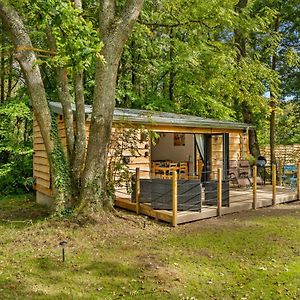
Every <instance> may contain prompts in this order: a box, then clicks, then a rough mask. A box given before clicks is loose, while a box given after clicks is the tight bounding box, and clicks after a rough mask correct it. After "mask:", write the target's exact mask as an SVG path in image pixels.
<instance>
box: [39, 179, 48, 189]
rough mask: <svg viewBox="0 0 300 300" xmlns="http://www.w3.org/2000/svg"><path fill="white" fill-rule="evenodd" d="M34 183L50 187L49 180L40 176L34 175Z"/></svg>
mask: <svg viewBox="0 0 300 300" xmlns="http://www.w3.org/2000/svg"><path fill="white" fill-rule="evenodd" d="M36 184H37V185H41V186H43V187H45V188H48V189H50V180H46V179H43V178H40V177H36Z"/></svg>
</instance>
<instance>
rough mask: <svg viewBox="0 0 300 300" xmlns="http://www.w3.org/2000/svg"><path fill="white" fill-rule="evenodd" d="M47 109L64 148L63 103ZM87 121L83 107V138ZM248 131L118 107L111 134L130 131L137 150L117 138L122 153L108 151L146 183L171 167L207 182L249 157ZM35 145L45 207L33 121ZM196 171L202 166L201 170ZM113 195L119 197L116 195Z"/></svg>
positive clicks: (48, 193)
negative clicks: (221, 171) (218, 173)
mask: <svg viewBox="0 0 300 300" xmlns="http://www.w3.org/2000/svg"><path fill="white" fill-rule="evenodd" d="M50 107H51V109H52V110H53V112H54V113H55V114H57V120H58V129H59V136H60V138H61V140H62V143H63V144H66V134H65V127H64V121H63V117H62V108H61V104H60V103H58V102H51V103H50ZM90 116H91V106H86V134H87V139H88V135H89V127H90ZM250 127H251V126H250V125H248V124H244V123H237V122H229V121H220V120H213V119H206V118H202V117H197V116H190V115H182V114H175V113H166V112H153V111H146V110H138V109H124V108H116V109H115V112H114V118H113V132H118V134H121V135H122V132H123V133H124V134H125V132H128V131H131V133H130V134H131V136H132V135H135V136H136V138H133V140H134V143H135V148H136V149H135V150H137V151H132V148H131V147H129V146H128V140H127V141H126V143H127V144H126V143H125V142H124V143H123V142H122V139H121V138H120V136H119V138H118V137H117V138H116V141H115V142H118V143H123V147H122V151H121V152H120V146H119V145H118V147H117V149H118V152H116V150H115V149H114V148H113V146H112V148H111V150H110V154H109V157H114V156H115V155H121V156H122V159H123V161H124V162H125V163H126V164H127V165H128V169H129V170H130V171H131V172H132V173H135V169H136V168H137V167H138V168H139V169H140V170H141V177H142V178H149V177H150V176H151V174H152V175H153V174H154V175H155V174H157V175H160V176H161V177H162V178H163V176H165V175H166V176H167V175H168V174H167V173H168V172H164V171H163V170H162V169H161V170H159V168H160V166H163V165H165V166H166V164H169V168H172V167H173V168H175V169H176V170H178V171H179V172H180V174H181V175H182V176H185V177H187V178H188V177H189V176H192V175H197V174H198V177H199V172H203V174H204V177H205V176H207V174H208V173H209V174H210V179H211V178H215V176H216V174H217V169H218V168H220V167H221V168H222V169H223V170H224V172H226V170H228V169H229V161H230V160H240V159H243V158H244V157H245V155H246V154H248V152H249V151H248V148H249V147H248V134H247V132H248V129H249V128H250ZM120 128H122V130H120ZM33 144H34V157H33V176H34V179H35V188H36V193H37V201H38V202H39V203H49V201H51V197H52V184H53V182H52V180H51V174H50V168H49V162H48V159H47V154H46V151H45V146H44V143H43V139H42V136H41V132H40V128H39V126H38V124H37V122H36V120H34V125H33ZM112 145H113V142H112ZM124 145H125V146H124ZM126 145H127V146H126ZM126 147H128V148H126ZM172 164H173V165H172ZM199 166H201V170H200V169H199ZM180 168H181V169H180ZM165 170H166V169H165ZM118 192H119V193H121V194H122V195H123V196H122V197H129V198H130V197H131V195H130V194H128V193H127V192H126V189H125V188H124V190H123V191H121V190H118ZM116 196H117V197H121V196H120V194H117V195H116Z"/></svg>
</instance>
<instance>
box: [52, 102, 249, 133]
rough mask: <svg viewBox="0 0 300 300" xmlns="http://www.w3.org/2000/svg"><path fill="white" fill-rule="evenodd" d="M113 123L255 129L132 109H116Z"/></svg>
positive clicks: (56, 108) (55, 105) (55, 104)
mask: <svg viewBox="0 0 300 300" xmlns="http://www.w3.org/2000/svg"><path fill="white" fill-rule="evenodd" d="M49 105H50V108H51V110H52V111H53V112H54V113H56V114H58V115H62V114H63V113H62V107H61V103H60V102H49ZM73 110H75V105H73ZM85 113H86V115H87V117H88V118H89V117H91V114H92V106H91V105H85ZM113 122H114V123H131V124H140V125H169V126H178V127H196V128H222V129H241V130H243V129H244V130H247V129H249V128H253V126H252V125H250V124H246V123H238V122H231V121H223V120H215V119H207V118H202V117H198V116H191V115H183V114H176V113H169V112H158V111H149V110H142V109H131V108H130V109H129V108H115V111H114V117H113Z"/></svg>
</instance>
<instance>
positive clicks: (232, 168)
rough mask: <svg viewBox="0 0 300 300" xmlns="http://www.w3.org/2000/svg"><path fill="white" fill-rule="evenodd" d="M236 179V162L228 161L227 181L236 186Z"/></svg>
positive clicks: (237, 170) (237, 167)
mask: <svg viewBox="0 0 300 300" xmlns="http://www.w3.org/2000/svg"><path fill="white" fill-rule="evenodd" d="M238 177H239V166H238V162H237V161H236V160H230V161H229V170H228V179H229V181H231V182H232V183H233V184H237V185H238Z"/></svg>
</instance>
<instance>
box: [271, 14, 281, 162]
mask: <svg viewBox="0 0 300 300" xmlns="http://www.w3.org/2000/svg"><path fill="white" fill-rule="evenodd" d="M278 29H279V18H278V17H277V18H276V20H275V26H274V32H276V33H277V32H278ZM276 65H277V55H276V53H274V54H273V56H272V58H271V68H272V70H273V71H276ZM272 90H273V88H272V86H271V87H270V108H271V114H270V156H271V164H275V163H276V157H275V131H276V106H277V101H276V98H275V95H274V93H273V91H272Z"/></svg>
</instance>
